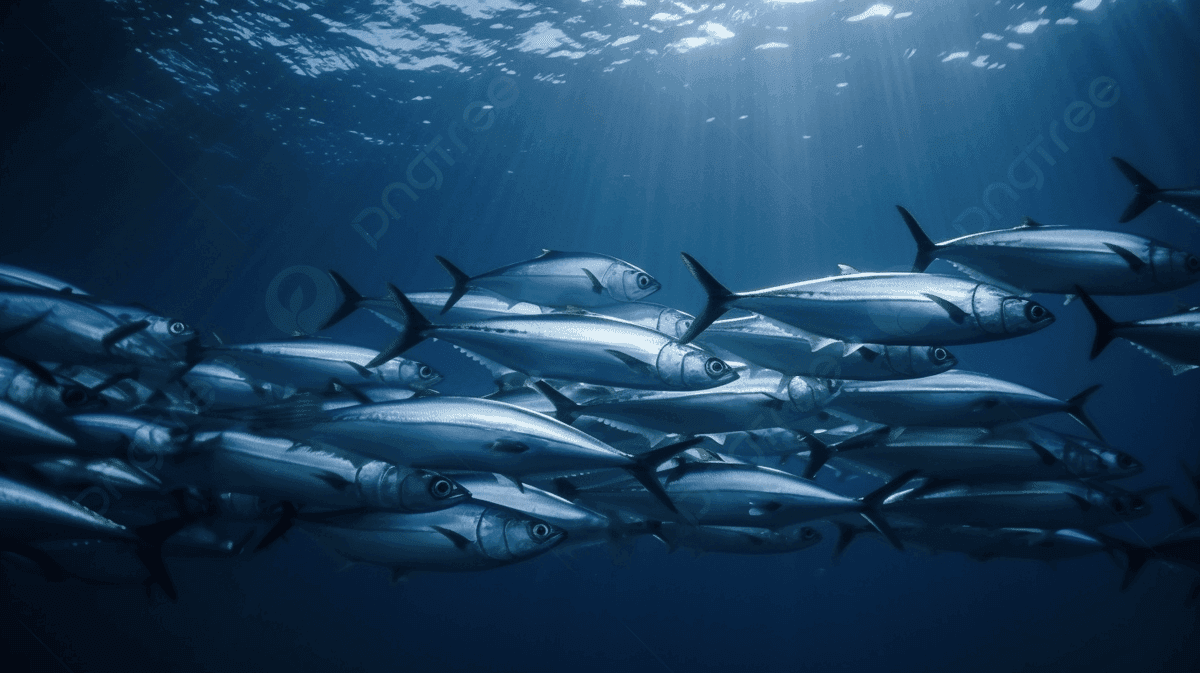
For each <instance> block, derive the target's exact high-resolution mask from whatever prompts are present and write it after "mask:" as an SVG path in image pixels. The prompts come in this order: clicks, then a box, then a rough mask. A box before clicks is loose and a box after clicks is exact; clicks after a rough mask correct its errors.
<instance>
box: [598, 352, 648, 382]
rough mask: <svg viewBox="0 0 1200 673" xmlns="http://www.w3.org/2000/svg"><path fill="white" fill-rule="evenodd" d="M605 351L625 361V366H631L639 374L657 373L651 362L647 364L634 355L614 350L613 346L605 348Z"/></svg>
mask: <svg viewBox="0 0 1200 673" xmlns="http://www.w3.org/2000/svg"><path fill="white" fill-rule="evenodd" d="M604 352H605V353H608V354H609V355H611V356H613V357H614V358H616V359H618V360H620V361H621V362H623V363H625V366H627V367H629V368H630V369H632V370H633V371H635V372H637V373H639V374H647V375H650V376H654V375H655V371H654V367H652V366H650V365H649V364H647V363H645V362H642V361H641V360H639V359H637V358H635V357H633V356H632V355H629V354H626V353H622V352H621V351H618V350H613V349H611V348H608V349H605V351H604Z"/></svg>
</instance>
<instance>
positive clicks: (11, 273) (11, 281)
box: [0, 264, 89, 297]
mask: <svg viewBox="0 0 1200 673" xmlns="http://www.w3.org/2000/svg"><path fill="white" fill-rule="evenodd" d="M0 286H5V287H17V288H22V287H24V288H33V289H38V290H50V291H51V292H61V293H63V294H76V295H79V296H81V297H87V296H89V295H88V293H87V292H86V291H84V290H83V288H80V287H79V286H77V285H72V284H70V283H68V282H66V281H63V280H59V279H57V278H55V277H53V276H48V275H46V274H44V273H39V272H37V271H30V270H29V269H25V268H22V267H19V266H14V265H12V264H0Z"/></svg>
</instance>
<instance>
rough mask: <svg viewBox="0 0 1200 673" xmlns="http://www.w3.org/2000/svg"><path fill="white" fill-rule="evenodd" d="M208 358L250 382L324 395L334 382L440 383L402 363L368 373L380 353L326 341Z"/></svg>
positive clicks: (419, 386)
mask: <svg viewBox="0 0 1200 673" xmlns="http://www.w3.org/2000/svg"><path fill="white" fill-rule="evenodd" d="M208 352H209V353H210V354H211V357H214V358H216V359H217V360H219V361H221V362H223V363H224V364H226V365H228V366H231V367H232V368H234V369H236V370H238V371H240V372H242V373H244V374H245V375H247V376H249V377H250V378H253V379H257V380H259V381H270V382H272V383H277V384H285V385H290V386H292V387H294V388H296V389H297V390H317V391H319V390H323V389H325V388H326V387H328V386H329V383H330V382H331V381H339V382H342V383H344V384H346V385H360V384H368V385H393V386H402V387H405V388H410V389H412V390H425V389H428V388H431V387H433V386H435V385H437V384H438V383H439V382H440V381H441V380H442V375H441V374H440V373H439V372H437V371H436V370H434V369H433V367H430V366H429V365H427V364H424V363H421V362H416V361H414V360H406V359H404V358H395V359H393V360H389V361H388V362H384V363H381V364H379V365H377V366H375V367H367V365H368V364H370V363H371V361H372V360H374V359H375V357H376V356H377V355H379V352H378V351H373V350H371V349H369V348H360V347H358V346H352V345H349V344H342V343H336V342H332V341H325V340H323V339H312V340H299V341H278V342H268V343H257V344H239V345H234V346H221V347H219V348H212V349H208Z"/></svg>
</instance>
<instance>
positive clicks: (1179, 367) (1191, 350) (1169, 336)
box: [1079, 292, 1200, 376]
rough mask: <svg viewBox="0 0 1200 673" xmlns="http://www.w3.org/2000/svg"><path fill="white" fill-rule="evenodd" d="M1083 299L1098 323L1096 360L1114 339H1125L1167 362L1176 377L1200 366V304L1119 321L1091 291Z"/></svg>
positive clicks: (1082, 295)
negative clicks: (1138, 318)
mask: <svg viewBox="0 0 1200 673" xmlns="http://www.w3.org/2000/svg"><path fill="white" fill-rule="evenodd" d="M1079 298H1080V299H1081V300H1082V301H1083V303H1084V305H1085V306H1087V309H1088V313H1090V314H1091V316H1092V320H1094V321H1095V322H1096V338H1095V340H1094V341H1093V343H1092V354H1091V358H1092V359H1093V360H1095V359H1096V357H1097V356H1099V355H1100V353H1101V352H1102V351H1103V350H1104V348H1105V347H1106V346H1108V344H1110V343H1112V340H1113V339H1125V340H1127V341H1129V342H1130V343H1132V344H1133V345H1134V346H1136V347H1137V348H1138V349H1139V350H1143V351H1145V352H1146V353H1148V354H1150V355H1151V356H1153V357H1154V358H1156V359H1158V360H1160V361H1161V362H1163V363H1164V364H1166V365H1167V366H1168V367H1170V368H1171V372H1172V373H1173V374H1175V375H1176V376H1178V375H1179V374H1182V373H1184V372H1187V371H1191V370H1193V369H1196V368H1197V367H1200V307H1196V308H1191V309H1188V310H1186V311H1182V312H1180V313H1175V314H1172V315H1168V316H1164V317H1162V318H1150V319H1148V320H1137V321H1130V322H1117V321H1115V320H1113V319H1112V318H1110V317H1109V316H1108V314H1106V313H1105V312H1104V310H1103V309H1101V308H1100V306H1099V305H1098V304H1096V302H1095V301H1094V300H1093V299H1092V298H1091V297H1089V296H1088V295H1087V293H1085V292H1080V294H1079Z"/></svg>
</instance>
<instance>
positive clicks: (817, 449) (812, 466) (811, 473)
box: [793, 429, 833, 479]
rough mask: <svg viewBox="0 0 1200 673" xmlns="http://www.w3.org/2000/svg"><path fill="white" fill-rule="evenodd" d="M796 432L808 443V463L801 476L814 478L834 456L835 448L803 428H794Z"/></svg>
mask: <svg viewBox="0 0 1200 673" xmlns="http://www.w3.org/2000/svg"><path fill="white" fill-rule="evenodd" d="M793 432H795V433H796V434H798V435H800V436H801V437H803V438H804V443H805V444H808V447H809V452H808V464H807V465H805V466H804V473H803V474H801V475H800V476H802V477H804V478H805V479H812V478H814V477H816V476H817V472H820V471H821V468H822V467H824V465H825V463H827V462H829V459H830V458H832V457H833V449H832V448H830V446H829V445H828V444H826V443H825V442H823V441H821V440H820V439H818V438H817V437H816V436H815V435H813V434H812V433H809V432H805V431H803V430H799V429H797V430H793Z"/></svg>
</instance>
